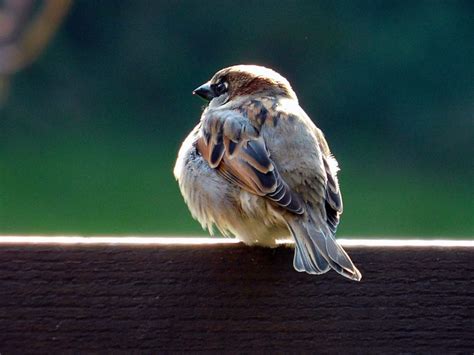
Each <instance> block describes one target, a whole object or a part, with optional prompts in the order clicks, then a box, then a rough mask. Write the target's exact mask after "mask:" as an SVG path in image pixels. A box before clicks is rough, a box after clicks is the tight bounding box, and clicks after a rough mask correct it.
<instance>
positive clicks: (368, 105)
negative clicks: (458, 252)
mask: <svg viewBox="0 0 474 355" xmlns="http://www.w3.org/2000/svg"><path fill="white" fill-rule="evenodd" d="M473 18H474V2H473V1H312V0H309V1H294V2H293V1H292V2H290V1H288V2H286V1H282V2H276V1H247V2H231V1H207V2H202V1H132V0H127V1H125V0H120V1H118V0H117V1H76V2H75V3H74V4H73V6H72V8H71V9H70V11H69V14H68V16H67V17H66V18H65V20H64V23H63V24H62V26H61V28H60V29H59V31H58V33H57V34H56V36H55V37H54V39H53V40H52V41H51V43H50V44H49V46H48V47H47V49H46V50H45V52H44V53H43V54H42V55H41V57H40V58H39V59H38V60H37V61H36V62H35V63H33V65H31V66H29V67H28V68H26V69H24V70H22V71H21V72H19V73H18V74H16V75H15V76H14V77H13V78H12V80H11V83H10V84H11V86H10V92H9V95H8V98H7V100H6V101H5V102H4V103H3V106H2V107H1V108H0V234H64V233H66V234H77V233H79V234H88V235H89V234H117V235H126V234H135V235H138V234H144V235H160V234H167V235H168V234H173V235H178V234H179V235H182V234H193V235H195V234H199V235H205V234H206V233H205V232H204V231H202V230H201V228H200V226H199V224H198V223H197V222H195V221H193V220H192V218H191V216H190V214H189V212H188V210H187V207H186V206H185V204H184V202H183V199H182V198H181V195H180V194H179V191H178V187H177V184H176V182H175V181H174V178H173V176H172V168H173V164H174V160H175V158H176V153H177V150H178V148H179V145H180V142H181V141H182V140H183V139H184V137H185V136H186V135H187V134H188V133H189V131H190V130H191V129H192V127H193V126H194V125H195V124H196V123H197V122H198V119H199V116H200V112H201V109H202V101H200V100H198V99H196V98H195V97H192V95H191V91H192V90H193V89H194V88H195V87H196V86H198V85H199V84H201V83H203V82H204V81H206V80H207V79H208V78H209V77H210V76H211V75H212V74H213V73H214V72H215V71H217V70H218V69H220V68H222V67H225V66H228V65H232V64H238V63H254V64H260V65H265V66H269V67H271V68H274V69H275V70H277V71H278V72H280V73H281V74H283V75H284V76H285V77H287V78H288V80H289V81H290V82H291V83H292V85H293V88H294V89H295V91H296V93H297V94H298V96H299V98H300V102H301V104H302V106H303V108H304V109H305V110H306V112H307V113H308V114H309V115H310V117H312V119H313V120H314V121H315V122H316V123H317V125H318V126H319V127H321V128H322V130H323V131H324V132H325V133H326V136H327V138H328V141H329V143H330V146H331V148H332V150H333V152H334V154H335V155H336V157H337V159H338V160H339V162H340V165H341V167H342V171H341V173H340V180H341V185H342V191H343V197H344V202H345V212H344V215H343V218H342V223H341V226H340V229H339V233H338V235H339V236H364V237H370V236H420V237H428V236H429V237H433V236H434V237H441V236H448V237H455V238H469V237H472V236H473V235H474V222H473V213H474V202H473V197H474V189H473V177H474V163H473V153H474V150H473V142H474V139H473V138H474V21H473Z"/></svg>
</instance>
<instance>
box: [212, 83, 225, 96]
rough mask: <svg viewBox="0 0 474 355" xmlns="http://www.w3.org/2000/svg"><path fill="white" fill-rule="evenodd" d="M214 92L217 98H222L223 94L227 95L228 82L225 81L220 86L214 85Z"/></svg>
mask: <svg viewBox="0 0 474 355" xmlns="http://www.w3.org/2000/svg"><path fill="white" fill-rule="evenodd" d="M213 89H214V92H215V94H216V96H220V95H222V94H223V93H225V92H226V91H227V82H225V81H222V82H220V83H218V84H214V87H213Z"/></svg>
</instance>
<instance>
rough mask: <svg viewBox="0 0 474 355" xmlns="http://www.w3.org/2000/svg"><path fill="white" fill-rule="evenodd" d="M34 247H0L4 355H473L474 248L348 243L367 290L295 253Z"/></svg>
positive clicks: (177, 244)
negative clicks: (301, 264)
mask: <svg viewBox="0 0 474 355" xmlns="http://www.w3.org/2000/svg"><path fill="white" fill-rule="evenodd" d="M24 240H25V239H18V238H8V237H0V353H2V354H9V353H50V352H74V351H76V352H77V351H78V352H101V351H104V350H107V351H124V352H129V351H139V352H147V353H156V352H183V351H205V352H208V351H214V352H223V351H230V352H243V353H247V352H261V351H267V352H273V351H278V352H311V353H354V352H355V353H364V354H365V353H379V354H380V353H444V354H445V353H453V352H454V353H468V354H472V353H473V351H474V336H473V334H474V280H473V275H474V243H473V242H457V243H453V242H451V243H439V242H437V243H425V242H423V243H422V242H405V243H404V244H403V243H402V244H398V246H397V245H392V246H390V243H388V242H380V243H379V244H377V243H374V242H373V243H372V244H370V243H369V242H363V241H362V242H359V243H356V242H354V241H352V242H351V241H346V242H345V244H346V249H347V250H348V252H349V253H350V255H351V257H352V259H353V261H354V262H355V264H356V265H357V266H358V267H359V268H360V270H361V272H362V274H363V279H362V281H361V282H359V283H357V282H352V281H348V280H346V279H344V278H342V277H341V276H339V275H338V274H336V273H335V272H329V273H328V274H326V275H323V276H319V277H318V276H310V275H306V274H301V273H297V272H295V271H294V270H293V267H292V257H293V251H292V250H291V248H288V247H285V246H281V247H279V248H277V249H264V248H250V247H246V246H243V245H241V244H238V243H229V242H228V240H227V243H225V242H226V241H225V240H215V241H212V242H210V241H209V240H208V239H200V240H198V241H196V240H194V239H179V240H176V239H175V240H171V242H170V240H169V239H166V240H164V239H160V238H159V239H156V238H153V239H145V238H135V239H113V238H112V239H96V238H76V239H72V238H63V239H54V240H53V239H51V238H46V239H32V238H29V239H26V240H28V242H27V243H24V242H22V241H24ZM199 241H203V242H205V243H202V244H199V243H197V242H199ZM206 242H207V243H206ZM222 242H224V243H222ZM351 244H352V246H351ZM354 244H359V245H358V246H355V245H354ZM392 244H396V243H395V242H392Z"/></svg>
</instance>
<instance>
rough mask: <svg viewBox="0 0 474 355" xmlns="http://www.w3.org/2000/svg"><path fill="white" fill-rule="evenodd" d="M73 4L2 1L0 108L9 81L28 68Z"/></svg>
mask: <svg viewBox="0 0 474 355" xmlns="http://www.w3.org/2000/svg"><path fill="white" fill-rule="evenodd" d="M71 3H72V0H43V1H41V0H39V1H38V0H3V1H2V2H0V107H1V105H2V103H3V102H4V100H5V99H6V96H7V93H8V87H9V77H10V76H11V75H13V74H14V73H16V72H17V71H19V70H21V69H22V68H24V67H26V66H28V65H29V64H31V63H32V62H33V61H34V60H35V59H36V58H38V56H39V55H40V54H41V52H42V51H43V50H44V48H45V47H46V45H47V44H48V42H49V41H50V40H51V38H52V37H53V35H54V33H55V32H56V31H57V30H58V27H59V25H60V24H61V22H62V20H63V18H64V17H65V16H66V14H67V12H68V10H69V7H70V6H71Z"/></svg>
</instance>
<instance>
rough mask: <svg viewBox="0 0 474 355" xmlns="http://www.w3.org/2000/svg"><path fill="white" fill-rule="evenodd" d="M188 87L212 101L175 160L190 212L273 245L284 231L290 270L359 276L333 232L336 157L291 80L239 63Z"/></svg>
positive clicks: (337, 210) (338, 204) (337, 203)
mask: <svg viewBox="0 0 474 355" xmlns="http://www.w3.org/2000/svg"><path fill="white" fill-rule="evenodd" d="M195 93H196V94H197V95H199V96H201V97H203V98H205V99H207V100H208V101H209V105H208V107H207V108H206V109H205V110H204V112H203V114H202V116H201V121H200V123H199V124H198V125H197V126H196V127H195V129H194V130H193V131H192V132H191V133H190V135H189V136H188V137H187V138H186V140H185V141H184V143H183V145H182V147H181V149H180V151H179V154H178V159H177V162H176V166H175V169H174V174H175V177H176V179H177V180H178V182H179V186H180V189H181V192H182V194H183V196H184V199H185V201H186V203H187V204H188V206H189V208H190V211H191V213H192V214H193V216H194V217H195V218H196V219H198V220H199V221H200V222H201V224H202V225H203V227H206V228H208V229H209V230H210V231H211V232H212V226H213V225H215V226H217V228H218V229H219V230H220V231H221V232H222V233H223V234H224V235H234V236H236V237H237V238H239V239H240V240H242V241H243V242H245V243H246V244H249V245H254V244H258V245H266V246H274V245H275V241H276V239H279V238H281V237H284V236H285V235H288V234H291V235H292V236H293V238H294V240H295V243H296V250H295V258H294V266H295V269H296V270H298V271H305V272H308V273H310V274H321V273H324V272H326V271H328V270H329V269H330V268H332V269H334V270H336V271H337V272H339V273H340V274H342V275H344V276H346V277H348V278H350V279H353V280H360V278H361V274H360V272H359V271H358V270H357V268H356V267H355V266H354V265H353V263H352V261H351V260H350V258H349V256H348V255H347V254H346V252H345V251H344V250H343V249H342V247H341V246H340V245H339V244H338V243H337V241H336V239H335V237H334V235H335V232H336V229H337V226H338V224H339V218H340V215H341V213H342V198H341V193H340V190H339V184H338V180H337V171H338V166H337V162H336V160H335V159H334V157H333V156H332V155H331V152H330V150H329V147H328V144H327V142H326V140H325V138H324V135H323V134H322V132H321V130H319V129H318V128H317V127H316V126H315V125H314V123H313V122H312V121H311V120H310V119H309V117H308V116H307V115H306V113H305V112H304V111H303V109H302V108H301V107H300V106H299V104H298V99H297V96H296V94H295V92H294V91H293V89H292V88H291V86H290V84H289V83H288V81H287V80H286V79H285V78H283V77H282V76H281V75H279V74H278V73H276V72H274V71H273V70H271V69H267V68H263V67H259V66H251V65H239V66H233V67H229V68H225V69H222V70H220V71H219V72H217V73H216V74H215V75H214V76H213V77H212V78H211V80H209V82H207V83H206V84H204V85H202V86H201V87H199V88H198V89H196V90H195Z"/></svg>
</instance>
